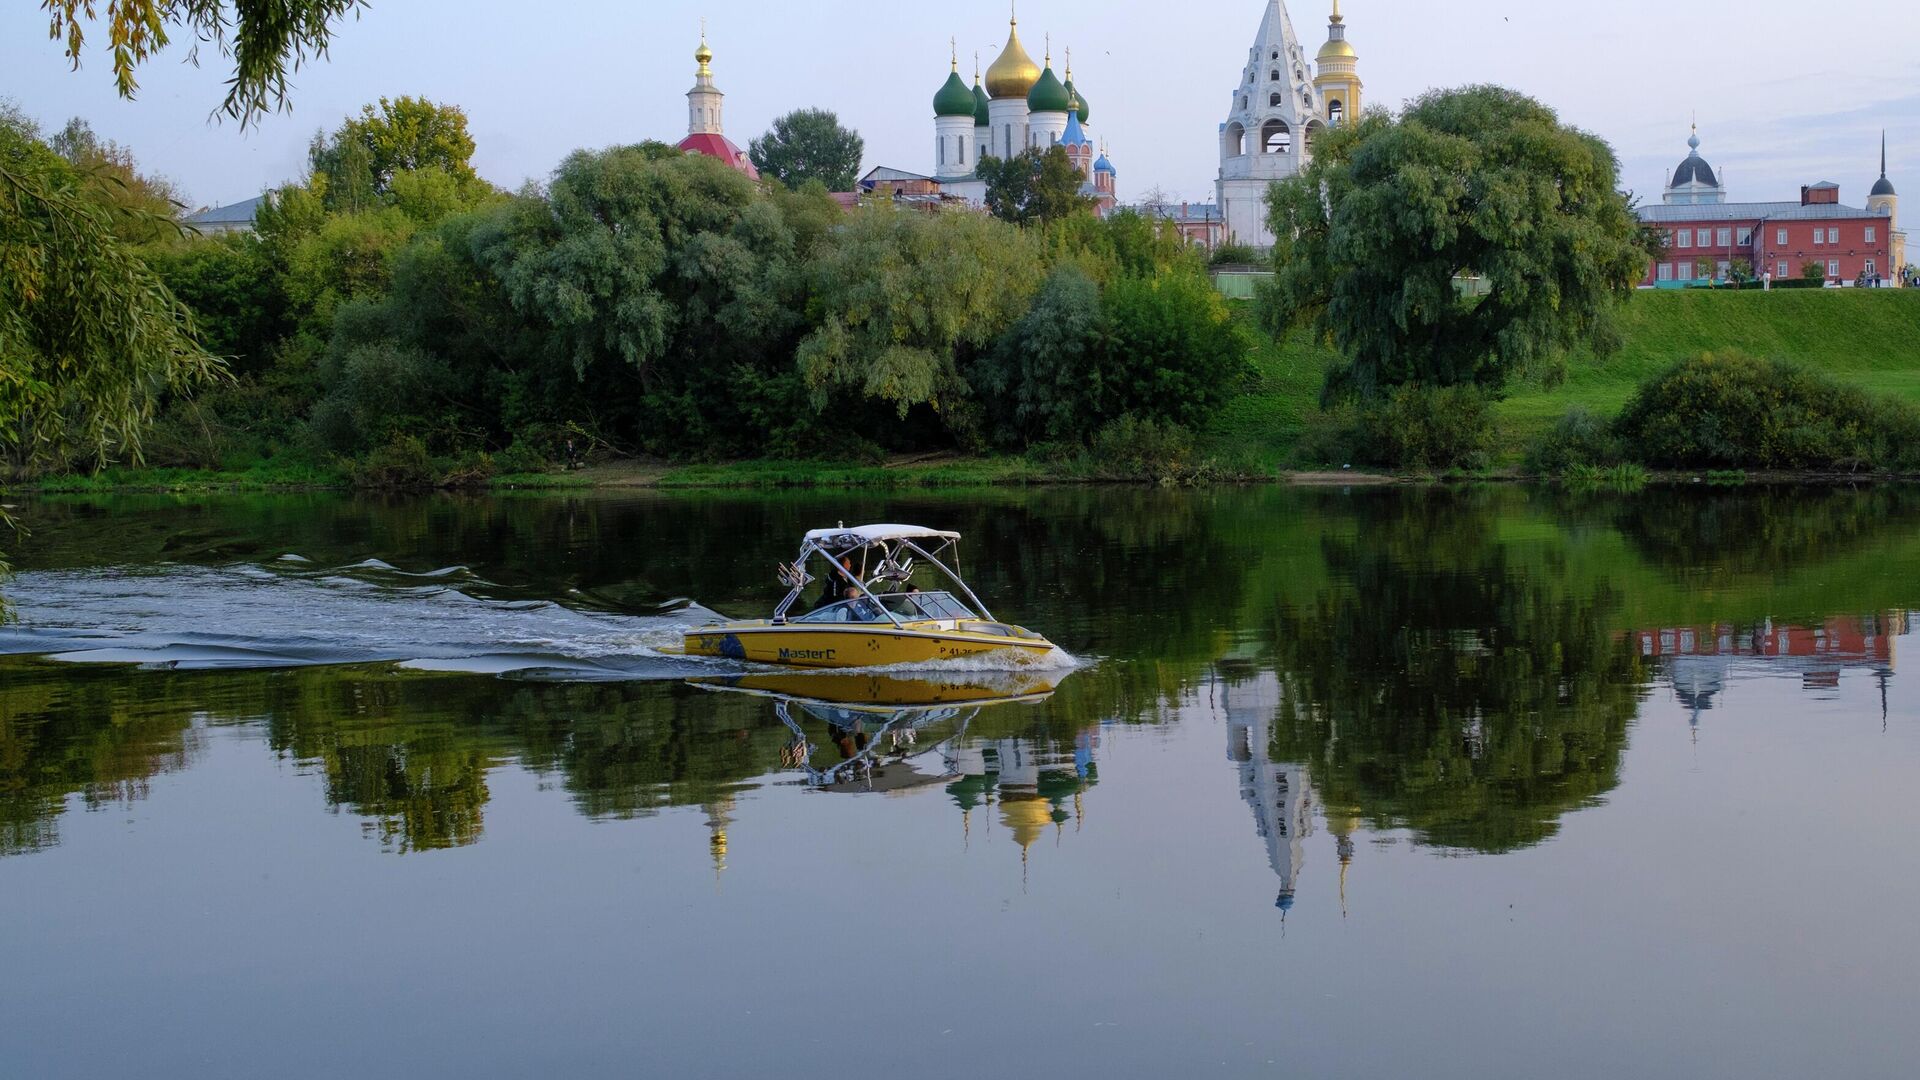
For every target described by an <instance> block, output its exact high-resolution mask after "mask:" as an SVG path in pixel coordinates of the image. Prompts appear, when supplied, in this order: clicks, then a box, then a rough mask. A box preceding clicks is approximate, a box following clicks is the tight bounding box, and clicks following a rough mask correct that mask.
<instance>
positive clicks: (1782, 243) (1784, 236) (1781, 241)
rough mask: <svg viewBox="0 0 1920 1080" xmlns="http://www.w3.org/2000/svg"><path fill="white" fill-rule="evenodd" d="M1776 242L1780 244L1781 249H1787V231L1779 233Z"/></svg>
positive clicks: (1782, 230) (1775, 238)
mask: <svg viewBox="0 0 1920 1080" xmlns="http://www.w3.org/2000/svg"><path fill="white" fill-rule="evenodd" d="M1774 242H1775V243H1778V244H1779V245H1780V246H1781V247H1785V246H1786V244H1787V230H1785V229H1781V230H1780V231H1779V233H1778V234H1777V235H1775V237H1774Z"/></svg>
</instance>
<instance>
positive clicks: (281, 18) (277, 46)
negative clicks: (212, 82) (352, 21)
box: [41, 0, 366, 127]
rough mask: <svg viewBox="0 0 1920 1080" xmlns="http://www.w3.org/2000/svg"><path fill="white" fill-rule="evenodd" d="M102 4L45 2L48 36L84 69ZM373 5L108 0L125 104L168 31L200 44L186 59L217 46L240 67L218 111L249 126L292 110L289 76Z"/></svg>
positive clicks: (307, 0)
mask: <svg viewBox="0 0 1920 1080" xmlns="http://www.w3.org/2000/svg"><path fill="white" fill-rule="evenodd" d="M96 2H97V0H41V7H42V8H43V9H44V10H45V11H46V12H47V14H48V17H49V18H48V26H47V36H48V37H50V38H52V39H53V40H55V41H60V42H63V44H64V51H65V53H66V55H67V59H69V60H71V61H72V62H73V66H74V68H75V69H76V70H77V69H78V68H79V67H80V51H81V49H82V48H83V47H84V46H85V44H86V39H87V29H88V27H89V26H90V25H92V24H95V23H97V22H99V21H100V20H101V17H100V15H99V14H98V12H97V9H96ZM365 2H366V0H231V2H230V0H107V4H106V16H105V23H106V33H107V42H108V47H109V49H110V50H111V51H112V53H113V81H114V86H115V89H117V90H118V91H119V94H120V96H121V97H123V98H132V97H133V96H134V95H135V94H136V93H137V92H138V91H139V89H140V84H139V81H138V80H137V79H135V78H134V69H135V68H137V67H139V66H140V65H141V64H142V63H145V62H146V61H147V59H148V58H149V57H152V56H153V55H154V54H155V53H158V52H159V51H160V50H161V49H164V48H166V47H167V45H168V43H169V42H170V41H171V40H172V38H171V37H170V36H169V30H172V29H183V30H185V31H186V32H187V34H188V36H190V37H191V38H193V40H194V45H193V47H192V49H191V50H190V51H189V52H188V53H187V60H188V61H189V62H190V63H193V64H196V65H197V64H198V63H199V62H200V46H201V45H211V46H213V47H214V48H215V49H217V50H219V52H220V55H221V57H223V58H230V59H232V61H233V74H232V75H231V76H230V77H229V78H228V79H227V97H226V100H225V101H223V102H221V103H220V108H219V110H218V111H220V112H223V113H225V114H226V115H228V116H230V117H232V118H234V119H235V120H238V121H240V123H241V126H243V127H244V126H245V125H247V124H248V123H250V122H251V121H253V120H254V119H256V118H257V117H259V116H260V114H262V113H265V112H268V111H270V110H273V109H284V108H286V107H287V89H288V88H287V74H288V72H289V71H298V70H299V69H300V65H301V64H303V63H305V62H306V61H307V60H308V59H309V58H312V59H318V58H320V57H322V56H324V55H326V52H327V46H328V45H329V44H331V42H332V40H333V24H334V22H335V21H337V20H339V19H340V18H341V17H343V16H345V15H347V14H348V13H354V14H356V15H357V14H358V12H359V9H360V8H361V7H363V6H365Z"/></svg>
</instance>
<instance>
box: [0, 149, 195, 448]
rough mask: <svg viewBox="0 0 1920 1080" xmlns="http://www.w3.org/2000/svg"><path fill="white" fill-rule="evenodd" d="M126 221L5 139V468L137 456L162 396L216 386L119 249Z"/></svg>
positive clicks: (158, 295)
mask: <svg viewBox="0 0 1920 1080" xmlns="http://www.w3.org/2000/svg"><path fill="white" fill-rule="evenodd" d="M128 217H129V214H128V212H127V211H126V210H124V209H122V208H119V207H115V206H112V205H108V204H104V203H102V202H101V201H100V199H99V198H98V196H97V190H96V187H95V185H94V184H93V183H92V182H91V181H90V180H89V179H88V177H86V176H85V175H84V174H83V173H81V172H80V171H79V170H78V169H76V168H74V167H73V166H72V165H70V164H68V163H67V162H66V161H64V160H62V159H61V158H60V157H59V156H58V155H57V154H55V153H54V152H53V151H52V150H50V149H48V148H47V146H46V145H44V144H43V143H41V142H40V141H39V140H37V139H34V138H31V137H29V136H27V135H25V134H23V133H22V132H21V131H19V130H17V129H16V128H14V127H11V126H5V125H0V456H4V457H5V458H6V459H8V460H9V461H10V462H11V463H12V464H13V465H14V466H15V467H17V468H27V469H33V468H41V467H45V466H48V465H54V464H64V463H66V462H68V461H70V460H72V459H74V458H76V457H81V456H87V457H92V458H94V459H95V460H97V461H105V460H106V459H107V458H109V457H110V456H112V455H113V454H116V453H119V452H123V451H124V452H128V453H133V454H136V455H137V454H138V452H139V446H140V436H141V430H142V427H143V425H144V424H145V423H146V421H147V419H148V418H149V417H150V416H151V415H152V414H153V411H154V408H155V406H156V404H158V402H159V401H160V399H161V398H162V396H163V395H165V394H167V393H169V392H173V391H183V390H186V389H188V388H190V387H193V386H195V385H198V384H202V383H205V382H207V381H209V380H212V379H214V378H216V377H218V376H219V375H220V374H221V366H220V363H219V361H218V360H216V359H215V358H214V357H212V356H210V355H208V353H207V352H206V350H205V349H204V348H202V347H201V345H200V342H199V340H198V337H197V335H196V333H195V330H194V325H193V317H192V315H191V314H190V313H189V312H188V310H187V309H186V308H185V307H184V306H183V305H182V304H181V303H180V302H179V301H178V300H177V299H175V298H174V296H173V294H171V293H170V292H168V291H167V288H166V286H165V285H164V284H162V283H161V281H160V279H159V278H158V277H156V276H155V275H154V273H153V272H152V271H151V270H149V269H148V268H147V266H146V265H145V264H144V263H143V262H142V261H141V260H140V258H139V257H138V256H137V255H136V254H135V253H134V251H133V249H132V247H131V246H130V245H129V244H128V243H127V242H126V241H125V240H124V239H122V237H121V234H120V229H121V228H122V227H123V222H125V221H126V220H127V219H128Z"/></svg>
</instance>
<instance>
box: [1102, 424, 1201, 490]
mask: <svg viewBox="0 0 1920 1080" xmlns="http://www.w3.org/2000/svg"><path fill="white" fill-rule="evenodd" d="M1087 460H1088V464H1089V468H1088V472H1089V474H1090V475H1091V476H1093V477H1094V478H1095V479H1100V480H1158V481H1161V482H1163V483H1164V482H1171V481H1179V480H1189V479H1196V478H1198V466H1197V464H1196V463H1195V461H1194V456H1193V433H1192V432H1190V431H1188V430H1187V429H1186V428H1183V427H1181V426H1179V425H1178V424H1169V423H1166V422H1164V421H1160V420H1151V419H1143V418H1141V417H1138V416H1132V415H1128V416H1123V417H1121V418H1120V419H1118V420H1115V421H1113V422H1112V423H1110V424H1108V425H1107V426H1105V427H1103V428H1101V429H1100V430H1099V432H1098V433H1096V434H1095V435H1094V437H1093V445H1092V448H1091V449H1090V450H1089V451H1088V454H1087Z"/></svg>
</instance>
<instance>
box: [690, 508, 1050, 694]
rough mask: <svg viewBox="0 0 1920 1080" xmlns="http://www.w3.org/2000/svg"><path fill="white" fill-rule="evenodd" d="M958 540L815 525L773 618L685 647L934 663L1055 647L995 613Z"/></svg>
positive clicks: (914, 529) (920, 532)
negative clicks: (977, 591)
mask: <svg viewBox="0 0 1920 1080" xmlns="http://www.w3.org/2000/svg"><path fill="white" fill-rule="evenodd" d="M959 543H960V534H959V533H952V532H941V531H939V530H937V529H925V528H921V527H919V526H917V525H862V526H858V527H855V528H846V527H844V526H842V527H837V528H832V529H815V530H814V531H813V532H810V533H808V534H807V535H806V537H805V538H804V539H803V540H802V541H801V543H800V556H799V558H797V559H795V560H794V561H793V562H792V563H791V564H789V565H784V566H782V567H780V581H781V583H782V584H784V585H787V586H789V587H790V590H791V591H789V592H788V593H787V596H786V599H784V600H782V601H781V602H780V605H779V606H778V607H777V608H775V609H774V612H773V617H772V618H770V619H761V620H756V621H753V622H724V623H713V624H710V625H707V626H702V627H699V628H697V629H693V630H689V631H687V633H686V638H685V649H686V654H687V655H688V656H714V657H724V658H727V659H731V660H746V661H750V662H753V663H760V664H787V665H791V666H794V667H812V668H848V667H882V666H886V665H890V664H902V665H914V664H927V663H935V662H939V661H947V660H959V659H965V658H967V657H977V656H983V655H986V654H989V653H1003V654H1008V656H1009V658H1010V659H1012V660H1014V661H1015V662H1016V663H1017V662H1029V663H1035V662H1040V661H1042V660H1045V659H1047V658H1049V657H1050V656H1052V655H1054V654H1055V653H1056V650H1055V648H1054V645H1053V643H1052V642H1050V641H1048V640H1047V639H1046V638H1044V637H1041V636H1040V635H1039V634H1036V633H1034V632H1033V631H1031V630H1028V629H1025V628H1024V627H1019V626H1014V625H1012V624H1011V623H1003V622H996V621H994V618H993V615H992V613H990V612H989V611H987V608H986V605H985V604H982V603H981V602H980V598H979V597H978V596H975V595H974V593H973V590H972V589H971V588H969V587H968V586H967V583H966V582H965V581H963V580H961V578H960V574H959V572H958V570H957V569H955V567H956V565H957V564H958V561H959V560H958V558H957V554H958V551H959ZM816 562H818V563H819V564H821V565H823V566H824V571H823V574H824V578H825V581H824V584H823V586H822V589H821V593H822V599H821V600H820V602H818V603H816V604H815V605H814V607H813V608H812V609H811V610H809V611H807V612H806V613H805V614H802V615H792V614H790V612H792V610H793V609H794V608H795V607H796V606H797V605H798V604H799V603H800V598H801V594H802V593H804V592H805V591H806V590H807V586H808V585H809V584H811V583H812V582H813V581H814V580H815V578H814V576H813V574H812V573H811V572H810V564H814V563H816ZM916 575H919V576H926V577H934V576H938V577H940V578H942V579H944V581H945V583H946V585H947V587H946V588H943V589H939V590H937V591H926V592H923V591H921V590H920V589H919V588H918V587H917V586H916V585H915V584H914V579H915V577H916ZM930 584H931V582H930Z"/></svg>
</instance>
